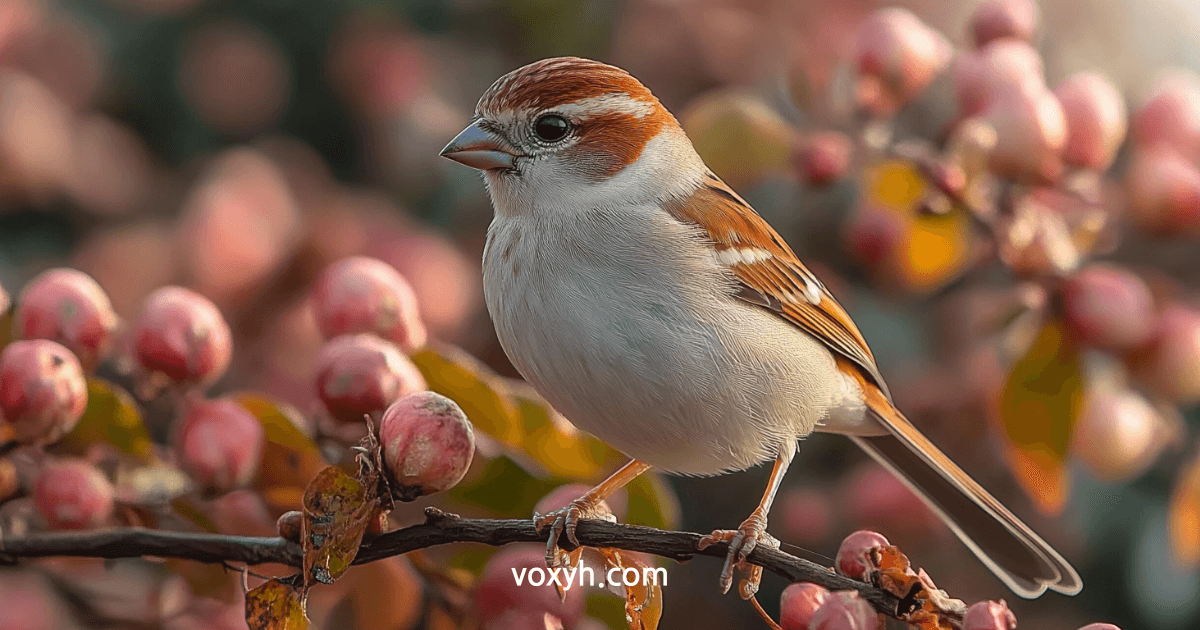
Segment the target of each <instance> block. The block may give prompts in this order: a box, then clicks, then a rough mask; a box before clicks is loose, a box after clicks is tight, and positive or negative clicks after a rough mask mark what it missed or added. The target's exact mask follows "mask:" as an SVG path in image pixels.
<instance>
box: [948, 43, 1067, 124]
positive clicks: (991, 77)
mask: <svg viewBox="0 0 1200 630" xmlns="http://www.w3.org/2000/svg"><path fill="white" fill-rule="evenodd" d="M953 76H954V90H955V94H956V95H957V97H958V107H959V111H960V113H961V114H962V115H963V116H968V117H969V116H974V115H976V114H979V113H982V112H983V111H984V110H985V109H987V107H988V105H990V104H991V103H992V101H993V100H995V99H996V97H997V96H999V95H1000V94H1002V93H1004V92H1008V91H1011V90H1026V89H1034V90H1036V89H1037V88H1041V89H1045V83H1044V79H1043V78H1042V58H1041V56H1039V55H1038V53H1037V51H1036V50H1034V48H1033V47H1032V46H1030V45H1029V44H1027V43H1025V42H1022V41H1017V40H1012V39H1002V40H998V41H995V42H992V43H991V44H988V45H987V46H984V47H983V48H980V49H979V50H977V51H975V52H971V53H967V54H965V55H960V56H959V57H958V58H957V59H955V60H954V69H953Z"/></svg>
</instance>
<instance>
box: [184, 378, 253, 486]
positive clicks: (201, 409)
mask: <svg viewBox="0 0 1200 630" xmlns="http://www.w3.org/2000/svg"><path fill="white" fill-rule="evenodd" d="M264 441H265V436H264V432H263V427H262V423H260V422H259V421H258V418H256V417H254V415H253V414H251V413H250V412H249V411H246V409H245V408H244V407H242V406H241V405H239V404H237V403H236V402H234V401H233V400H230V399H228V398H218V399H216V400H191V401H188V402H187V403H186V409H185V415H184V417H183V420H182V423H181V425H180V429H179V455H180V459H181V463H182V465H183V468H184V470H186V471H187V473H188V474H189V475H190V476H191V477H192V480H193V481H195V482H196V483H197V484H198V485H199V486H200V487H201V488H203V489H204V490H207V491H218V492H223V491H228V490H232V489H233V488H236V487H238V486H242V485H245V484H247V483H249V482H250V480H251V479H252V478H253V477H254V474H255V473H256V472H257V471H258V464H259V462H260V460H261V459H262V450H263V443H264Z"/></svg>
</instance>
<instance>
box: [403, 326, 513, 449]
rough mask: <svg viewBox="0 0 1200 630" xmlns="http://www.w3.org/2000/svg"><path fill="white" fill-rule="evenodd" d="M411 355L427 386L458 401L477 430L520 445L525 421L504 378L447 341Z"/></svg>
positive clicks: (511, 443)
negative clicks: (447, 343)
mask: <svg viewBox="0 0 1200 630" xmlns="http://www.w3.org/2000/svg"><path fill="white" fill-rule="evenodd" d="M411 358H412V361H413V363H415V364H416V366H417V369H419V370H420V371H421V374H422V376H424V377H425V381H426V383H428V385H429V389H430V390H431V391H435V392H437V393H439V394H441V395H443V396H445V397H447V398H449V399H451V400H453V401H454V402H455V403H458V406H459V407H461V408H462V410H463V413H465V414H466V415H467V417H468V418H470V419H471V424H473V425H474V426H475V428H476V429H478V430H479V431H482V432H483V433H485V434H487V435H488V436H490V437H492V438H494V439H496V440H498V441H499V442H501V443H503V444H505V445H507V446H512V447H518V448H519V447H520V446H521V444H522V441H523V440H524V437H525V436H524V423H523V421H522V419H521V413H520V410H519V409H518V408H517V403H516V401H514V400H513V398H512V396H511V395H509V387H508V383H507V381H506V380H505V379H504V378H503V377H501V376H499V375H498V374H496V373H494V372H492V370H491V369H490V368H488V367H487V366H486V365H484V364H483V363H482V362H480V361H479V360H478V359H476V358H475V357H473V356H471V355H470V354H469V353H468V352H467V351H466V350H463V349H461V348H457V347H454V346H450V345H446V344H438V345H436V346H432V345H431V346H430V347H427V348H426V349H424V350H420V351H418V352H416V353H414V354H413V355H412V357H411Z"/></svg>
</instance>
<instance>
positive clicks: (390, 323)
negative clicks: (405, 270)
mask: <svg viewBox="0 0 1200 630" xmlns="http://www.w3.org/2000/svg"><path fill="white" fill-rule="evenodd" d="M312 299H313V307H314V311H315V313H316V316H317V326H319V327H320V329H321V334H322V335H324V336H325V338H326V339H330V338H333V337H336V336H338V335H347V334H354V333H374V334H376V335H379V336H380V337H383V338H384V339H387V340H389V341H392V342H394V343H395V344H396V345H398V346H400V347H401V348H403V349H405V350H413V349H416V348H420V347H421V346H423V345H425V340H426V331H425V324H424V323H422V322H421V315H420V310H419V308H418V307H417V296H416V294H415V293H413V289H412V286H410V285H409V284H408V281H407V280H405V279H404V276H401V275H400V272H398V271H396V268H395V267H392V266H391V265H389V264H387V263H385V262H383V261H382V260H379V259H376V258H368V257H366V256H355V257H352V258H346V259H343V260H340V261H338V262H336V263H334V264H332V265H330V266H329V267H328V268H326V269H325V271H324V273H322V274H321V277H320V278H319V279H318V280H317V283H316V287H315V288H314V290H313V295H312Z"/></svg>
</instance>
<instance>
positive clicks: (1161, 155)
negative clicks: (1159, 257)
mask: <svg viewBox="0 0 1200 630" xmlns="http://www.w3.org/2000/svg"><path fill="white" fill-rule="evenodd" d="M1125 182H1126V187H1127V190H1128V198H1129V211H1130V217H1131V218H1132V219H1133V220H1134V221H1135V222H1136V223H1137V224H1138V225H1139V226H1141V227H1142V228H1143V229H1146V230H1151V231H1155V232H1163V233H1177V232H1179V231H1183V230H1188V229H1189V228H1190V229H1192V230H1194V229H1196V227H1197V226H1200V169H1197V168H1196V165H1194V164H1192V163H1191V162H1189V161H1188V160H1187V159H1186V158H1184V157H1183V156H1182V155H1180V154H1179V153H1178V152H1177V151H1175V150H1174V149H1171V148H1169V147H1166V146H1162V145H1160V146H1157V147H1153V148H1140V149H1136V150H1135V151H1134V153H1133V159H1132V160H1131V161H1130V164H1129V169H1128V171H1127V172H1126V176H1125Z"/></svg>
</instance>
